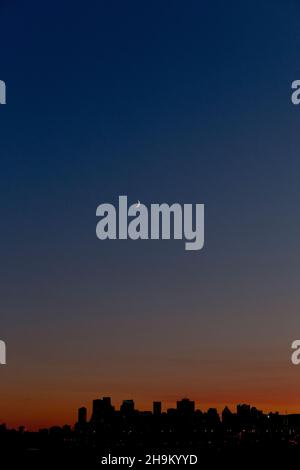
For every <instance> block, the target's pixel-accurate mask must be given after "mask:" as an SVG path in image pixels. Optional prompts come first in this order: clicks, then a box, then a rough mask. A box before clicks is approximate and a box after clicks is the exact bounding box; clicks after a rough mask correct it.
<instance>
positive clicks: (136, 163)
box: [0, 0, 300, 429]
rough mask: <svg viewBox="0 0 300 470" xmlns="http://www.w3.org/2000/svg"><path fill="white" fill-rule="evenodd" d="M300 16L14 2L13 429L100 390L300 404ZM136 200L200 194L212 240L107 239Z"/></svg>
mask: <svg viewBox="0 0 300 470" xmlns="http://www.w3.org/2000/svg"><path fill="white" fill-rule="evenodd" d="M299 13H300V6H299V4H298V2H297V1H296V0H293V1H292V0H286V1H278V0H272V1H270V0H266V1H264V2H261V1H258V0H251V1H244V2H239V1H237V0H235V1H226V2H224V1H221V0H220V1H213V2H212V1H208V0H207V1H203V0H201V1H199V0H198V1H196V0H194V1H193V0H192V1H190V2H183V1H178V0H174V1H167V0H166V1H163V2H162V1H161V0H160V1H156V0H154V1H151V2H140V1H130V0H129V1H127V2H124V1H121V0H118V1H114V0H112V1H110V2H105V1H102V0H100V1H96V0H91V1H90V2H86V3H83V2H78V1H69V0H65V1H58V0H52V1H48V0H45V1H43V2H40V1H37V0H28V1H27V2H20V1H16V0H14V1H8V0H2V1H1V4H0V43H1V56H0V57H1V61H0V79H1V80H4V81H5V82H6V86H7V104H6V105H5V106H0V162H1V172H0V213H1V222H0V223H1V244H0V260H1V262H0V338H1V339H2V340H5V342H6V345H7V362H8V363H7V365H6V366H1V368H0V422H6V423H7V424H8V425H9V426H17V425H25V426H27V427H28V428H30V429H37V428H39V427H42V426H49V425H54V424H65V423H71V424H73V423H74V422H75V420H76V410H77V408H78V407H79V406H88V409H89V411H90V405H91V401H92V399H94V398H97V397H101V396H111V397H112V400H113V403H114V404H115V405H116V406H119V405H120V403H121V401H122V400H123V399H131V398H133V399H135V402H136V405H137V406H138V407H139V408H141V409H150V408H151V403H152V401H153V400H162V401H163V406H164V408H167V407H169V406H174V403H175V401H176V400H177V399H180V398H182V397H185V396H188V397H189V398H191V399H194V400H195V401H196V405H197V407H199V408H201V409H202V410H205V409H207V408H208V407H210V406H214V407H217V408H218V410H221V409H222V408H223V407H224V406H225V405H228V406H229V407H231V408H233V407H234V406H235V405H236V404H237V403H240V402H246V403H251V404H252V405H255V406H257V407H259V408H262V409H264V410H279V411H281V412H284V411H287V412H300V398H299V397H300V381H299V378H300V368H297V367H295V366H293V365H292V364H291V361H290V355H291V343H292V341H293V340H294V339H298V338H299V334H300V331H299V328H300V321H299V304H300V296H299V282H298V281H299V274H300V272H299V271H300V268H299V262H298V259H299V254H300V253H299V252H300V250H299V239H300V237H299V235H300V224H299V197H300V186H299V171H300V163H299V144H298V134H299V124H300V114H299V113H300V108H299V109H298V107H297V106H294V105H292V103H291V99H290V96H291V82H292V81H293V80H295V79H300V59H299V46H300V33H299V31H300V28H299V26H300V24H299V22H300V20H299V18H300V15H299ZM122 194H125V195H128V199H129V201H130V202H131V203H135V202H136V201H138V200H139V201H141V202H142V203H144V204H146V205H150V204H151V203H162V202H166V203H169V204H172V203H173V202H179V203H181V204H183V203H193V204H196V203H203V204H205V246H204V249H203V250H201V251H191V252H188V251H185V250H184V243H183V242H182V241H167V240H158V241H151V240H149V241H131V240H120V241H118V240H114V241H100V240H98V239H97V238H96V235H95V228H96V223H97V218H96V215H95V214H96V208H97V206H98V205H99V204H101V203H103V202H110V203H113V204H117V200H118V196H119V195H122ZM298 331H299V333H298Z"/></svg>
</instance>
